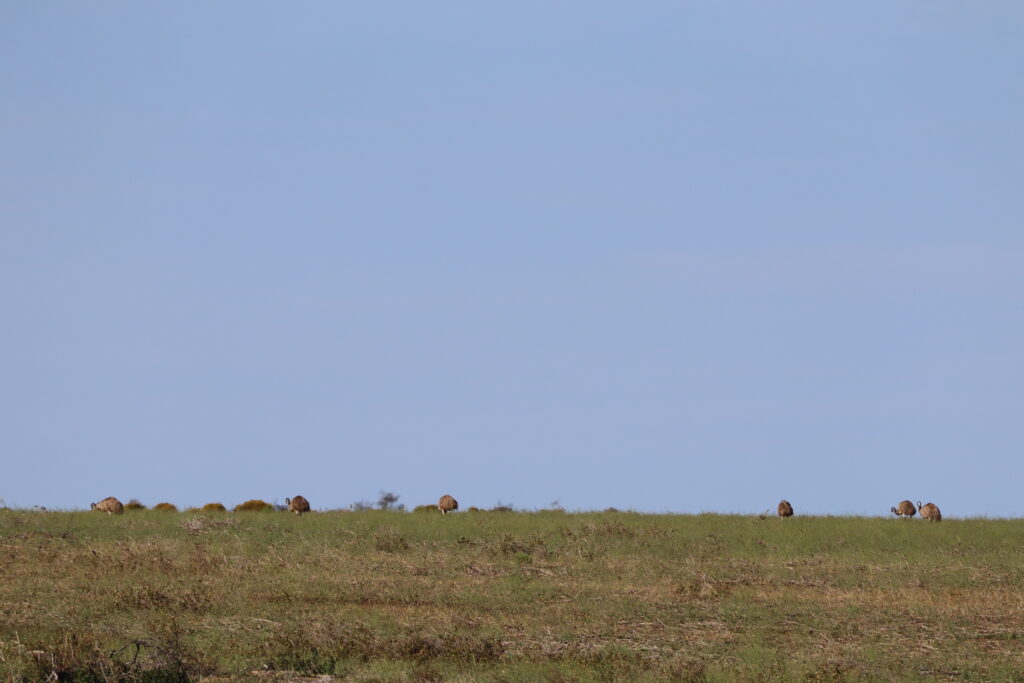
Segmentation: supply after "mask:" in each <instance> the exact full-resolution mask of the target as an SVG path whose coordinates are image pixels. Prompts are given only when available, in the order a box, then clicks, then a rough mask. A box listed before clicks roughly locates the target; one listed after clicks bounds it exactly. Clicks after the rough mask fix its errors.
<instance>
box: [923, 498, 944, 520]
mask: <svg viewBox="0 0 1024 683" xmlns="http://www.w3.org/2000/svg"><path fill="white" fill-rule="evenodd" d="M917 511H918V512H920V513H921V519H927V520H928V521H929V522H941V521H942V511H941V510H939V506H938V505H936V504H935V503H925V504H924V505H921V501H917Z"/></svg>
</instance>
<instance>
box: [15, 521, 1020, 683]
mask: <svg viewBox="0 0 1024 683" xmlns="http://www.w3.org/2000/svg"><path fill="white" fill-rule="evenodd" d="M1021 595H1024V521H1021V520H986V519H968V520H964V519H946V520H944V521H943V522H942V523H941V524H929V523H927V522H924V521H921V520H899V519H895V518H891V517H890V518H851V517H808V516H800V515H797V516H794V517H793V518H791V519H787V520H784V521H783V520H780V519H778V518H777V517H776V516H774V515H771V516H769V517H768V518H766V519H760V518H758V517H757V516H752V517H739V516H726V515H641V514H633V513H623V512H604V513H585V514H567V513H565V512H562V511H544V512H536V513H523V512H516V513H504V514H497V513H494V512H489V511H478V512H473V513H468V512H463V513H455V514H451V515H445V516H442V515H441V514H439V513H436V514H402V513H399V512H393V511H380V510H375V511H366V512H344V513H343V512H331V511H328V512H320V513H318V514H315V515H308V516H306V515H304V516H303V517H302V518H299V517H298V516H297V515H293V514H288V513H286V512H279V513H274V514H268V513H265V512H263V513H258V514H257V513H249V512H238V513H226V512H220V513H209V512H205V511H192V512H184V513H174V514H170V513H157V512H154V511H138V512H135V513H133V514H130V515H106V514H102V515H101V514H96V513H88V512H49V513H41V512H31V511H25V510H0V676H2V678H3V679H4V680H12V681H22V680H24V681H34V680H44V679H49V680H55V679H59V680H86V681H94V680H97V681H98V680H149V681H156V680H164V681H171V680H189V679H200V678H203V677H211V679H216V680H231V679H236V680H243V679H245V680H252V679H255V678H259V680H281V681H284V680H296V679H297V678H298V677H300V676H310V677H312V676H317V675H326V676H331V677H334V678H336V679H338V680H378V681H381V680H384V681H387V680H410V681H413V680H422V681H431V680H465V681H470V680H471V681H478V680H482V681H487V680H494V681H499V680H500V681H535V680H562V681H575V680H609V681H612V680H621V681H632V680H652V681H653V680H692V681H700V680H708V681H732V680H798V679H805V680H864V681H877V680H901V681H902V680H928V681H931V680H968V681H970V680H977V681H983V680H984V681H987V680H1012V679H1018V678H1019V677H1020V672H1021V671H1024V647H1022V642H1024V610H1022V609H1021ZM254 672H256V673H254Z"/></svg>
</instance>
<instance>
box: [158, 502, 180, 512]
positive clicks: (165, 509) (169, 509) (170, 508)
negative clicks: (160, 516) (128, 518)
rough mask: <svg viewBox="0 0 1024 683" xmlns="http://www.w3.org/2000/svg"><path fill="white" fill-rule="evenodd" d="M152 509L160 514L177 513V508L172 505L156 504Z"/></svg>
mask: <svg viewBox="0 0 1024 683" xmlns="http://www.w3.org/2000/svg"><path fill="white" fill-rule="evenodd" d="M153 509H154V510H159V511H161V512H177V511H178V506H177V505H175V504H174V503H157V504H156V505H154V506H153Z"/></svg>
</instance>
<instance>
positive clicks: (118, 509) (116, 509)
mask: <svg viewBox="0 0 1024 683" xmlns="http://www.w3.org/2000/svg"><path fill="white" fill-rule="evenodd" d="M90 509H92V510H100V511H101V512H106V513H107V514H108V515H119V514H121V513H122V512H124V505H122V504H121V501H119V500H118V499H117V498H114V497H113V496H110V497H109V498H104V499H103V500H101V501H100V502H98V503H92V505H90Z"/></svg>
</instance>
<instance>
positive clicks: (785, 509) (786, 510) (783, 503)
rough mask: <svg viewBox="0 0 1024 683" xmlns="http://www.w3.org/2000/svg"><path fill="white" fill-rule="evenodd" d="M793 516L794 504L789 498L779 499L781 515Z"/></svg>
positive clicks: (784, 516) (783, 517) (783, 516)
mask: <svg viewBox="0 0 1024 683" xmlns="http://www.w3.org/2000/svg"><path fill="white" fill-rule="evenodd" d="M792 516H793V506H792V505H790V504H789V501H788V500H780V501H779V517H781V518H782V519H785V518H786V517H792Z"/></svg>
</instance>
